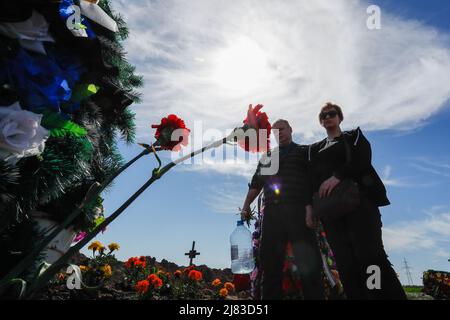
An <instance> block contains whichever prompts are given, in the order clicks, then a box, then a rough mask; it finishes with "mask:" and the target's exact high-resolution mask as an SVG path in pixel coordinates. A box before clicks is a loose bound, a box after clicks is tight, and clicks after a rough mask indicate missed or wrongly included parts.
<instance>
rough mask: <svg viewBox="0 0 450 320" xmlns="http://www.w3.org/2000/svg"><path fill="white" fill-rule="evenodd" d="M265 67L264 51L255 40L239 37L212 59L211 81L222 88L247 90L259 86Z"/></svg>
mask: <svg viewBox="0 0 450 320" xmlns="http://www.w3.org/2000/svg"><path fill="white" fill-rule="evenodd" d="M266 69H267V58H266V53H265V52H264V51H263V49H262V48H261V47H259V46H258V44H257V43H256V42H254V41H253V40H251V39H249V38H247V37H240V38H237V39H236V40H235V41H233V42H232V43H230V44H229V46H227V47H225V48H223V49H221V50H219V51H218V52H217V54H216V55H215V58H214V59H213V70H212V71H213V75H212V77H213V81H214V82H215V83H217V84H218V85H219V86H220V87H221V88H222V89H225V90H229V91H234V92H249V91H252V90H254V89H256V88H257V87H258V86H260V85H261V84H262V82H263V80H264V75H265V71H266Z"/></svg>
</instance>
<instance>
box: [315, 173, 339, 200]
mask: <svg viewBox="0 0 450 320" xmlns="http://www.w3.org/2000/svg"><path fill="white" fill-rule="evenodd" d="M340 182H341V180H339V179H338V178H336V177H335V176H332V177H331V178H329V179H328V180H325V181H324V182H323V183H322V185H321V186H320V188H319V196H320V197H321V198H325V197H328V196H329V195H330V193H331V191H333V189H334V188H336V186H337V185H338V184H339V183H340Z"/></svg>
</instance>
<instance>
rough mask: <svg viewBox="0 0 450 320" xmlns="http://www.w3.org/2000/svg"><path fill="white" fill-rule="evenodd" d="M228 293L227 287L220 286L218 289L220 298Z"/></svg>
mask: <svg viewBox="0 0 450 320" xmlns="http://www.w3.org/2000/svg"><path fill="white" fill-rule="evenodd" d="M227 295H228V290H227V288H222V289H220V291H219V296H221V297H222V298H225V297H226V296H227Z"/></svg>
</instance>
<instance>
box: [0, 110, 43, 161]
mask: <svg viewBox="0 0 450 320" xmlns="http://www.w3.org/2000/svg"><path fill="white" fill-rule="evenodd" d="M41 120H42V115H41V114H36V113H33V112H30V111H26V110H22V108H21V107H20V105H19V103H18V102H16V103H14V104H12V105H10V106H9V107H1V106H0V159H3V160H5V161H8V162H10V163H13V164H14V163H16V162H17V161H19V159H21V158H24V157H31V156H35V155H38V154H40V153H42V152H43V151H44V148H45V141H46V140H47V138H48V134H49V132H48V130H46V129H45V128H43V127H41Z"/></svg>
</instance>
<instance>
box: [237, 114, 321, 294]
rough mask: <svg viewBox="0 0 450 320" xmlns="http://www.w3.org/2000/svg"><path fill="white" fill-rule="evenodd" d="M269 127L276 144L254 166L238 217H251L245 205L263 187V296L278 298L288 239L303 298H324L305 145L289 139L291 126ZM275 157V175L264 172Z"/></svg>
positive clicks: (248, 203)
mask: <svg viewBox="0 0 450 320" xmlns="http://www.w3.org/2000/svg"><path fill="white" fill-rule="evenodd" d="M272 129H273V130H278V132H279V134H278V136H277V135H276V138H277V142H278V144H279V147H278V148H276V149H275V150H273V151H272V152H268V153H267V155H266V156H267V158H266V159H269V160H270V161H265V162H267V163H266V164H263V163H262V162H261V161H260V162H259V164H258V167H257V169H256V172H255V174H254V176H253V178H252V181H251V183H250V184H249V191H248V193H247V196H246V199H245V201H244V205H243V209H242V211H241V217H242V219H243V220H246V221H249V220H250V219H251V210H250V205H251V203H252V202H253V201H254V200H255V199H256V197H257V196H258V195H259V193H260V192H261V190H263V189H264V218H263V224H262V237H261V249H260V254H261V267H262V271H263V281H262V298H263V299H264V300H267V299H281V298H282V276H283V262H284V258H285V254H286V245H287V243H288V241H291V243H292V249H293V254H294V258H295V264H296V265H297V267H298V268H299V274H300V278H301V282H302V289H303V295H304V298H305V299H307V300H322V299H324V289H323V279H322V260H321V256H320V251H319V248H318V245H317V239H316V235H315V232H314V230H313V229H314V227H315V226H314V219H313V212H312V192H311V186H310V178H309V175H308V172H307V158H306V150H307V149H306V147H303V146H300V145H298V144H296V143H294V142H293V141H292V128H291V126H290V125H289V122H288V121H286V120H277V121H276V122H275V123H274V124H273V126H272ZM275 160H278V161H279V168H278V171H277V172H276V173H275V174H270V175H265V174H264V170H263V169H264V167H266V166H270V162H271V161H275Z"/></svg>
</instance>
